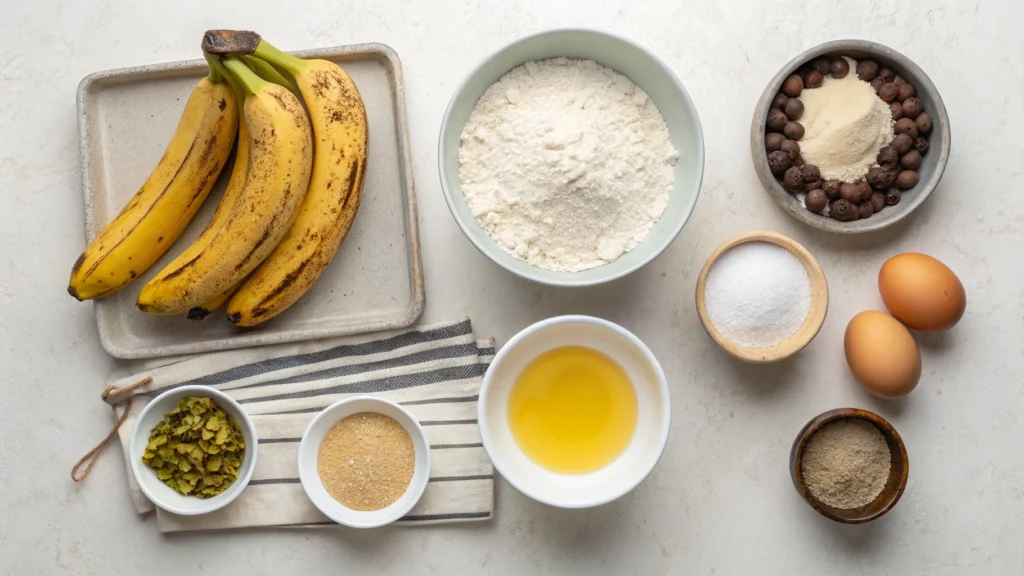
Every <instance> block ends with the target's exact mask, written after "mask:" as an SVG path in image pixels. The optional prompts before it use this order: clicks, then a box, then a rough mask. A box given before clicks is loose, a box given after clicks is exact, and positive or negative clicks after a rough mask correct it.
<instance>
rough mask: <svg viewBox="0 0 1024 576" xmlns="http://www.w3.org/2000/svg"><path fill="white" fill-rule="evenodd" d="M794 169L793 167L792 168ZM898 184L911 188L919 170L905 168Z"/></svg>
mask: <svg viewBox="0 0 1024 576" xmlns="http://www.w3.org/2000/svg"><path fill="white" fill-rule="evenodd" d="M790 170H792V168H790ZM896 185H897V186H899V188H900V189H901V190H909V189H910V188H913V187H914V186H916V185H917V172H916V171H914V170H904V171H902V172H900V173H899V175H898V176H896Z"/></svg>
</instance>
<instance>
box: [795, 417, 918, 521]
mask: <svg viewBox="0 0 1024 576" xmlns="http://www.w3.org/2000/svg"><path fill="white" fill-rule="evenodd" d="M843 418H859V419H861V420H867V421H868V422H870V423H871V424H873V425H874V426H875V427H876V428H878V430H879V431H880V432H881V433H882V436H884V437H885V442H886V443H887V444H888V445H889V453H890V454H891V455H892V456H891V457H892V459H891V461H890V462H891V467H890V471H889V480H888V481H887V482H886V483H885V488H883V489H882V492H881V493H880V494H879V495H878V497H877V498H875V500H874V501H873V502H871V503H870V504H866V505H864V506H861V507H859V508H850V509H841V508H833V507H832V506H829V505H828V504H825V503H823V502H821V501H819V500H818V499H817V498H815V497H814V496H813V495H812V494H811V492H810V490H808V488H807V483H806V482H804V475H803V456H804V449H805V448H806V447H807V441H808V440H809V439H810V438H811V436H813V435H814V433H815V432H817V431H818V430H820V429H821V427H822V426H824V425H825V424H828V423H829V422H833V421H835V420H840V419H843ZM789 473H790V476H792V478H793V486H795V487H796V491H797V492H799V493H800V496H801V497H803V499H804V500H806V501H807V503H808V504H810V505H811V508H814V509H815V510H817V511H818V512H819V513H820V514H821V515H822V516H825V517H826V518H830V519H832V520H835V521H836V522H842V523H843V524H863V523H864V522H870V521H872V520H874V519H876V518H879V517H880V516H882V515H883V514H885V513H886V512H888V511H889V510H891V509H892V507H893V506H895V505H896V503H897V502H899V500H900V496H902V495H903V490H904V489H905V488H906V487H907V476H908V475H909V474H910V458H909V457H908V456H907V448H906V446H904V445H903V439H902V438H900V435H899V433H897V432H896V429H895V428H893V427H892V425H891V424H889V422H887V421H886V420H885V418H882V417H881V416H879V415H878V414H875V413H874V412H868V411H867V410H859V409H857V408H838V409H836V410H829V411H828V412H824V413H822V414H819V415H817V416H815V417H814V418H813V419H811V421H810V422H808V423H807V424H806V425H805V426H804V427H803V428H801V429H800V433H799V434H797V435H796V440H794V441H793V448H792V450H790V452H789Z"/></svg>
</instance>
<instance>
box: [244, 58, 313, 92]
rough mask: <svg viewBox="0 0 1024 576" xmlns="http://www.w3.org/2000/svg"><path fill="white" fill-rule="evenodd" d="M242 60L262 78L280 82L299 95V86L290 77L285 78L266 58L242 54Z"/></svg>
mask: <svg viewBox="0 0 1024 576" xmlns="http://www.w3.org/2000/svg"><path fill="white" fill-rule="evenodd" d="M242 60H245V63H246V64H247V65H248V66H249V68H251V69H252V71H253V72H255V73H256V74H257V75H258V76H259V77H260V78H263V79H264V80H266V81H267V82H273V83H274V84H280V85H281V86H284V87H285V88H287V89H288V91H290V92H291V93H292V94H295V95H296V96H298V95H299V87H298V86H296V85H295V82H292V81H291V80H290V79H288V78H285V77H284V75H283V74H281V73H280V72H278V71H277V68H274V67H273V66H271V65H270V63H269V62H267V61H266V60H260V59H259V58H257V57H255V56H242Z"/></svg>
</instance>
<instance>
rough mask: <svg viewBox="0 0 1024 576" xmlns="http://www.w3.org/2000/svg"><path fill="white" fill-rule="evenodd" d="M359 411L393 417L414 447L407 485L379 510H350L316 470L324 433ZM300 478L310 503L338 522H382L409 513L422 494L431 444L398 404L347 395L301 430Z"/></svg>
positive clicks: (365, 524)
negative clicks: (328, 488) (410, 475)
mask: <svg viewBox="0 0 1024 576" xmlns="http://www.w3.org/2000/svg"><path fill="white" fill-rule="evenodd" d="M360 412H375V413H377V414H383V415H385V416H388V417H390V418H394V419H395V420H396V421H397V422H398V423H399V424H401V425H402V427H403V428H405V431H406V432H408V433H409V438H411V439H412V445H413V449H414V450H415V451H416V464H415V468H414V469H413V473H412V480H410V481H409V487H408V488H407V489H406V490H405V493H404V494H402V496H401V497H400V498H399V499H398V500H395V501H394V502H393V503H392V504H391V505H390V506H387V507H385V508H381V509H380V510H372V511H363V510H353V509H351V508H349V507H348V506H345V505H343V504H342V503H341V502H338V501H337V500H335V499H334V498H333V497H332V496H331V495H330V494H329V493H328V492H327V489H326V488H324V485H323V482H321V481H320V473H319V472H318V471H317V466H316V465H317V455H318V454H319V452H320V443H321V442H323V439H324V436H326V435H327V432H328V431H329V430H330V429H331V428H333V427H334V425H335V424H337V423H338V422H341V421H342V420H344V419H345V418H348V417H349V416H351V415H353V414H359V413H360ZM299 479H300V480H301V481H302V488H303V489H304V490H305V491H306V495H307V496H309V499H310V500H312V501H313V504H314V505H316V507H317V508H319V509H320V511H321V512H323V513H324V515H326V516H327V517H328V518H330V519H331V520H334V521H335V522H337V523H338V524H342V525H344V526H350V527H352V528H376V527H378V526H384V525H386V524H390V523H392V522H394V521H395V520H398V519H399V518H401V517H403V516H405V515H406V514H408V513H409V510H412V507H413V506H415V505H416V503H417V502H419V500H420V497H421V496H423V491H424V490H426V488H427V481H428V480H430V444H429V443H428V442H427V435H426V433H425V432H424V431H423V427H421V426H420V423H419V421H417V420H416V418H414V417H413V415H412V414H410V413H409V411H408V410H406V409H405V408H403V407H401V406H399V405H398V404H395V403H394V402H392V401H390V400H385V399H383V398H377V397H374V396H356V397H354V398H346V399H345V400H339V401H338V402H335V403H334V404H331V405H330V406H328V407H327V408H326V409H324V411H323V412H321V413H320V414H317V416H316V418H313V421H312V422H310V423H309V426H308V427H307V428H306V431H305V432H304V433H303V434H302V442H300V443H299Z"/></svg>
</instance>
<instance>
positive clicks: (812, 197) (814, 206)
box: [804, 188, 828, 212]
mask: <svg viewBox="0 0 1024 576" xmlns="http://www.w3.org/2000/svg"><path fill="white" fill-rule="evenodd" d="M827 204H828V198H827V197H826V196H825V192H823V191H822V190H821V189H820V188H815V189H814V190H811V191H810V192H808V193H807V196H804V207H805V208H807V209H808V210H810V211H811V212H821V211H822V210H824V209H825V206H826V205H827Z"/></svg>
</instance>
